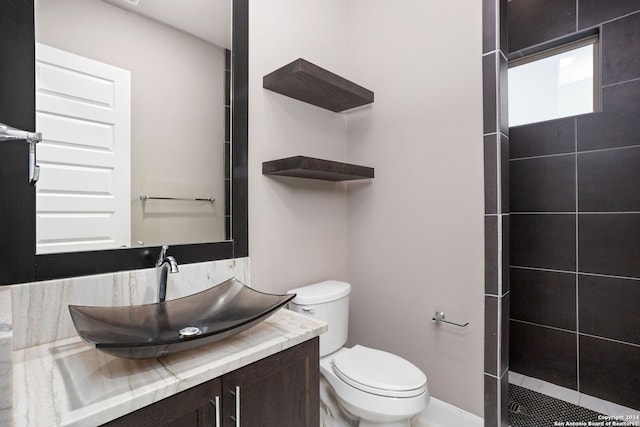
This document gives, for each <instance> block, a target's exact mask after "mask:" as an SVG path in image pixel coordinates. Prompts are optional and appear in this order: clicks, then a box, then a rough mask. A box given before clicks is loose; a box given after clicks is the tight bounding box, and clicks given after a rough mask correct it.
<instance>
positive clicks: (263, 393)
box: [222, 338, 320, 427]
mask: <svg viewBox="0 0 640 427" xmlns="http://www.w3.org/2000/svg"><path fill="white" fill-rule="evenodd" d="M318 342H319V340H318V338H315V339H312V340H310V341H306V342H304V343H302V344H299V345H297V346H295V347H292V348H290V349H288V350H285V351H282V352H280V353H277V354H274V355H273V356H269V357H267V358H265V359H262V360H259V361H257V362H255V363H252V364H251V365H248V366H245V367H244V368H241V369H238V370H237V371H233V372H231V373H229V374H226V375H224V376H223V377H222V389H223V396H224V398H223V399H222V401H223V411H222V412H223V414H224V415H223V420H224V422H223V423H222V425H223V426H224V427H236V426H238V425H239V426H241V427H318V425H319V424H320V414H319V413H320V397H319V394H320V386H319V375H320V369H319V368H320V366H319V356H318ZM238 399H239V400H238ZM238 402H239V403H240V405H239V406H240V420H239V423H238V422H237V413H236V408H237V406H236V405H237V403H238Z"/></svg>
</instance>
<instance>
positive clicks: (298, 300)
mask: <svg viewBox="0 0 640 427" xmlns="http://www.w3.org/2000/svg"><path fill="white" fill-rule="evenodd" d="M287 293H288V294H296V297H295V298H294V299H292V300H291V302H292V303H294V304H298V305H309V304H322V303H325V302H329V301H335V300H337V299H340V298H343V297H345V296H347V295H349V294H350V293H351V285H350V284H348V283H347V282H340V281H338V280H325V281H324V282H320V283H314V284H313V285H307V286H302V287H300V288H296V289H291V290H289V291H287Z"/></svg>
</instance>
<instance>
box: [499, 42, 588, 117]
mask: <svg viewBox="0 0 640 427" xmlns="http://www.w3.org/2000/svg"><path fill="white" fill-rule="evenodd" d="M597 50H598V43H597V38H596V37H590V38H588V39H583V40H580V41H578V42H573V43H571V44H567V45H563V46H560V47H557V48H554V49H550V50H546V51H544V52H540V53H537V54H534V55H530V56H527V57H524V58H519V59H516V60H511V61H509V126H518V125H523V124H527V123H534V122H541V121H545V120H551V119H557V118H561V117H568V116H575V115H578V114H585V113H592V112H594V111H597V110H598V108H597V106H598V102H599V100H598V90H597V87H598V72H597V69H598V67H597V57H598V54H597Z"/></svg>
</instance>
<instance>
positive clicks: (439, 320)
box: [431, 311, 469, 328]
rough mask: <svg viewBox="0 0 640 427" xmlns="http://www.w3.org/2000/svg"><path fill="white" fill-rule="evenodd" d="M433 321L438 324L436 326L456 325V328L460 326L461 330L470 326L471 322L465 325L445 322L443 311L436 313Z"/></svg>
mask: <svg viewBox="0 0 640 427" xmlns="http://www.w3.org/2000/svg"><path fill="white" fill-rule="evenodd" d="M431 320H433V321H434V322H436V324H439V323H448V324H450V325H455V326H459V327H461V328H464V327H466V326H467V325H469V322H467V323H465V324H464V325H463V324H461V323H455V322H449V321H448V320H444V312H442V311H436V314H435V315H434V316H433V317H432V318H431Z"/></svg>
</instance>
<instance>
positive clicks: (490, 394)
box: [484, 374, 500, 427]
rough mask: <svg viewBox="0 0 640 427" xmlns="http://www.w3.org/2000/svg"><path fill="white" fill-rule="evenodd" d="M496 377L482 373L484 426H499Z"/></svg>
mask: <svg viewBox="0 0 640 427" xmlns="http://www.w3.org/2000/svg"><path fill="white" fill-rule="evenodd" d="M499 395H500V393H499V392H498V378H496V377H495V376H491V375H488V374H484V427H500V424H498V406H499V405H498V397H499Z"/></svg>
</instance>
